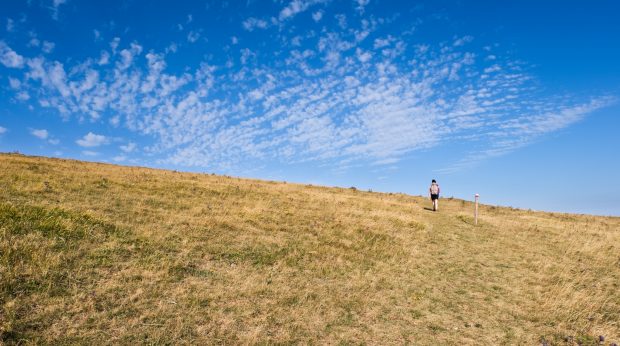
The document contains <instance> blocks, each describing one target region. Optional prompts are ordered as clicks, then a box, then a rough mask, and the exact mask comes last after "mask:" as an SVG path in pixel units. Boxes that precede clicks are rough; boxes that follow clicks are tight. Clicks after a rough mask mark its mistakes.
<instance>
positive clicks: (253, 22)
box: [243, 17, 269, 31]
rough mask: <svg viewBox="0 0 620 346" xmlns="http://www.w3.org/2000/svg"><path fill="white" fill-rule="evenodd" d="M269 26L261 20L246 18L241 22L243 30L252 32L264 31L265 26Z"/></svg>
mask: <svg viewBox="0 0 620 346" xmlns="http://www.w3.org/2000/svg"><path fill="white" fill-rule="evenodd" d="M268 25H269V24H267V22H266V21H264V20H262V19H258V18H253V17H251V18H248V19H246V20H245V21H243V28H244V29H245V30H247V31H254V29H256V28H258V29H266V28H267V26H268Z"/></svg>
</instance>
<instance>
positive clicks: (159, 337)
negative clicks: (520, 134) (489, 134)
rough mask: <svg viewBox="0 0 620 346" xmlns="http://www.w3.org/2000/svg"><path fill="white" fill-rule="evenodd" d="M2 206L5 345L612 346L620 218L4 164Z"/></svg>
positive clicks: (0, 314) (207, 178) (101, 167)
mask: <svg viewBox="0 0 620 346" xmlns="http://www.w3.org/2000/svg"><path fill="white" fill-rule="evenodd" d="M0 192H1V195H0V278H1V281H0V343H3V342H4V343H6V344H15V343H26V344H29V343H53V344H71V343H79V344H83V343H96V344H101V343H104V344H105V343H109V344H118V343H121V344H135V343H149V344H179V343H196V344H203V343H212V344H215V343H217V344H221V343H224V344H239V343H243V344H247V343H251V344H254V343H304V344H306V343H316V344H325V343H327V344H341V343H342V344H403V343H413V344H422V345H425V344H429V345H430V344H433V345H438V344H441V345H445V344H459V345H460V344H472V345H473V344H477V345H480V344H487V345H491V344H492V345H497V344H507V345H513V344H540V343H541V342H546V343H548V344H562V345H564V344H577V343H582V344H598V338H599V335H604V336H605V337H606V341H605V343H606V344H609V343H610V342H620V219H619V218H610V217H593V216H587V215H570V214H557V213H542V212H533V211H525V210H515V209H511V208H499V207H493V206H482V207H481V210H480V213H481V217H480V222H479V225H478V226H474V225H473V220H472V216H471V214H472V210H473V206H472V204H471V203H470V202H467V201H462V200H457V199H453V200H452V199H442V200H441V202H440V212H437V213H433V212H432V211H429V210H428V209H427V208H429V207H430V202H429V201H428V200H426V199H424V198H422V197H415V196H408V195H403V194H385V193H372V192H363V191H356V190H353V189H339V188H327V187H316V186H304V185H298V184H287V183H281V182H268V181H258V180H246V179H237V178H229V177H222V176H213V175H204V174H191V173H177V172H172V171H164V170H154V169H146V168H135V167H120V166H114V165H107V164H98V163H85V162H79V161H69V160H58V159H48V158H35V157H26V156H22V155H9V154H2V155H0ZM533 198H535V196H533Z"/></svg>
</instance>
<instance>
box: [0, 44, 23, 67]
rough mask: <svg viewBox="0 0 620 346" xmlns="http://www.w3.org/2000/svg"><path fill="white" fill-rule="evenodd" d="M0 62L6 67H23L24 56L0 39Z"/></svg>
mask: <svg viewBox="0 0 620 346" xmlns="http://www.w3.org/2000/svg"><path fill="white" fill-rule="evenodd" d="M0 63H2V65H4V66H6V67H11V68H22V67H24V57H22V56H21V55H19V54H17V53H15V51H14V50H12V49H11V47H9V46H8V45H7V44H6V43H4V41H0Z"/></svg>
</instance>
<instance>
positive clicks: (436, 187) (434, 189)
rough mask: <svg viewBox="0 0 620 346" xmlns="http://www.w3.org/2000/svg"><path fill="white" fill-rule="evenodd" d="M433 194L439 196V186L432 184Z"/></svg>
mask: <svg viewBox="0 0 620 346" xmlns="http://www.w3.org/2000/svg"><path fill="white" fill-rule="evenodd" d="M431 194H432V195H438V194H439V185H438V184H435V183H433V184H431Z"/></svg>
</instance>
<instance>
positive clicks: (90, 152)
mask: <svg viewBox="0 0 620 346" xmlns="http://www.w3.org/2000/svg"><path fill="white" fill-rule="evenodd" d="M82 155H84V156H99V153H98V152H96V151H92V150H82Z"/></svg>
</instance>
